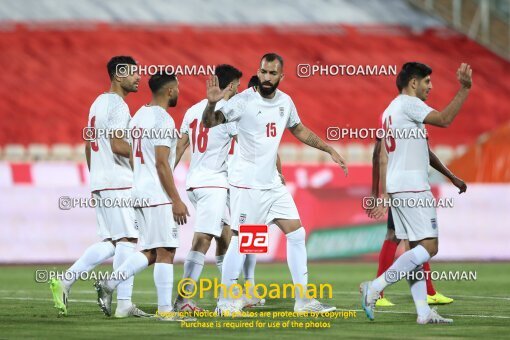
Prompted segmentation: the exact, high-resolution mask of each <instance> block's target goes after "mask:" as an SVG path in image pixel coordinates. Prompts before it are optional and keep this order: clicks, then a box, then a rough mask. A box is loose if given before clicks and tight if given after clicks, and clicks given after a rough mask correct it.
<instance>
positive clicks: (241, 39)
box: [0, 0, 510, 163]
mask: <svg viewBox="0 0 510 340" xmlns="http://www.w3.org/2000/svg"><path fill="white" fill-rule="evenodd" d="M29 3H30V4H32V5H33V6H28V7H25V6H24V7H23V8H21V7H20V6H21V5H20V4H18V3H16V2H9V3H6V4H5V6H3V7H2V9H0V20H1V30H0V49H1V50H2V53H1V54H0V61H1V62H2V65H3V66H4V69H3V80H4V81H3V85H2V86H1V87H0V120H1V121H2V134H0V145H1V146H3V147H4V148H5V151H4V152H3V153H2V154H3V156H2V157H4V159H6V160H38V159H42V158H46V159H48V158H49V159H54V160H57V159H64V158H69V159H78V160H79V159H81V160H83V156H82V155H83V152H82V151H77V150H79V148H80V147H79V146H78V147H77V146H76V145H79V144H81V143H82V142H83V140H82V137H81V136H82V128H83V127H84V126H86V123H87V122H86V119H87V114H88V110H89V107H90V104H91V103H92V101H93V100H94V98H95V97H96V96H97V95H98V94H99V93H100V92H101V91H106V90H107V89H108V78H107V75H106V68H105V63H106V61H107V60H108V59H109V57H111V56H112V55H115V54H130V55H133V56H134V57H135V58H136V59H137V60H139V62H140V63H141V64H143V65H154V64H155V65H214V64H218V63H232V64H234V65H236V66H238V67H239V68H240V69H241V70H242V71H243V73H244V74H245V79H243V80H244V81H245V82H246V81H247V79H248V77H249V76H250V75H251V74H253V73H255V72H256V67H257V64H258V60H259V58H260V56H261V54H263V53H265V52H267V51H277V52H278V53H280V54H281V55H283V56H284V57H285V60H286V66H285V70H286V78H285V80H284V81H283V82H282V84H281V89H282V90H283V91H286V92H288V93H289V94H291V95H292V97H293V99H294V101H295V103H296V105H297V107H298V111H299V113H300V116H301V118H302V120H303V122H304V123H306V124H307V125H308V126H310V127H311V128H312V129H313V130H314V131H316V132H317V133H319V134H320V135H321V136H323V137H325V135H326V129H327V128H328V127H329V126H332V125H333V126H337V127H341V128H342V127H350V128H364V127H377V126H378V123H377V118H378V116H379V114H380V113H381V112H382V111H383V110H384V108H385V107H386V106H387V104H388V102H389V101H390V100H391V99H392V98H393V97H394V96H395V95H396V88H395V85H394V78H395V77H394V76H393V75H390V76H365V77H349V76H324V75H323V76H320V75H315V76H311V77H308V78H300V77H298V76H297V74H296V70H297V65H298V64H310V65H316V64H319V65H346V64H352V65H365V64H369V65H388V66H389V65H396V66H397V67H400V65H401V64H402V63H403V62H405V61H408V60H420V61H423V62H426V63H428V64H429V65H430V66H432V68H433V69H434V73H433V84H434V89H433V92H432V94H431V96H430V103H429V105H431V106H433V107H436V108H438V109H441V108H443V107H444V106H445V105H446V104H447V102H448V100H449V99H450V98H451V96H452V95H453V93H454V92H455V91H456V89H457V83H456V79H455V70H456V69H457V67H458V64H459V62H461V61H467V62H469V63H471V65H472V67H473V69H474V70H475V72H476V73H475V79H474V81H475V85H476V88H475V91H476V100H474V99H473V98H470V99H469V100H468V102H467V104H466V105H465V107H464V113H463V114H462V115H461V116H460V117H459V118H458V119H457V120H456V121H455V123H454V125H453V126H452V127H451V128H450V129H449V131H448V133H441V132H438V129H437V128H430V129H429V130H430V131H429V132H430V136H431V138H430V143H431V145H432V146H433V147H434V148H436V147H437V150H438V153H439V154H440V157H441V158H443V160H449V159H452V158H453V157H455V156H456V155H457V152H456V150H457V149H456V148H457V147H461V148H465V145H466V144H469V143H472V142H473V141H474V140H476V138H477V137H478V136H479V135H480V134H481V133H484V132H487V131H490V130H492V129H494V128H496V127H497V126H498V125H500V124H502V123H504V122H506V121H508V118H509V116H508V107H510V98H509V97H508V95H507V94H508V93H510V84H509V83H508V82H506V81H505V80H504V79H503V78H502V77H495V75H497V74H502V73H503V72H505V71H506V70H507V69H508V66H509V63H508V61H505V60H504V59H502V58H500V57H497V56H495V55H494V54H493V53H492V52H490V51H488V50H487V49H485V48H484V47H482V46H481V45H479V44H477V43H475V42H473V41H471V40H469V39H467V38H466V37H464V36H462V35H459V34H457V33H455V32H453V31H452V30H450V29H448V28H445V27H444V26H442V24H441V23H440V22H438V21H437V20H435V19H431V18H430V17H428V16H426V15H423V14H421V13H419V12H417V11H415V10H413V9H412V8H411V7H410V6H409V5H408V4H407V3H406V2H405V1H388V2H387V6H381V5H380V4H381V3H380V2H374V6H367V7H364V6H363V5H360V4H358V3H356V2H354V1H352V2H351V1H337V2H336V3H338V4H339V5H342V6H343V7H342V8H343V9H344V10H343V11H340V10H339V11H333V12H335V13H333V14H331V13H329V12H327V13H328V15H329V16H325V17H321V16H323V15H324V13H325V12H324V11H322V10H321V8H322V7H321V6H326V5H327V6H330V2H329V1H318V2H314V6H312V7H311V8H310V9H309V11H302V10H299V11H298V10H296V12H297V13H300V14H296V15H292V16H285V15H283V16H279V15H280V14H282V13H280V12H278V13H275V14H274V15H269V16H267V15H266V16H265V15H264V12H263V11H261V10H260V6H256V4H259V3H260V2H255V1H248V2H247V3H248V5H250V6H253V16H252V17H250V18H245V17H242V16H238V15H236V13H237V12H236V5H233V6H231V8H226V9H225V11H227V13H224V14H225V15H223V16H222V15H221V13H219V12H217V11H212V14H211V15H210V16H206V15H205V14H197V13H191V12H189V11H188V9H190V8H196V6H198V4H200V5H201V6H204V7H203V8H204V13H206V12H207V11H206V9H207V8H208V6H212V5H211V4H209V3H208V2H205V1H198V0H196V1H190V2H189V3H186V4H180V3H179V4H180V5H179V6H180V7H179V8H180V11H179V15H178V17H176V16H177V14H176V13H175V11H168V16H167V15H166V14H167V12H165V10H164V9H165V8H168V6H171V5H175V4H176V2H175V1H170V2H164V1H156V2H155V3H154V4H152V3H151V6H148V7H147V8H144V10H143V11H142V13H138V12H137V13H136V15H135V14H134V13H132V12H131V11H130V10H129V8H131V5H132V4H133V1H131V0H130V1H123V2H122V4H123V6H116V4H118V3H119V1H112V2H108V3H102V2H99V1H85V2H83V3H82V4H80V6H81V9H80V11H78V12H76V7H75V6H74V5H73V11H71V9H70V8H71V7H68V6H67V5H65V4H63V5H62V6H60V7H58V8H57V7H55V4H56V1H51V0H47V1H42V2H39V1H29ZM243 6H245V3H244V2H243ZM292 6H298V7H299V6H301V7H302V6H307V2H305V1H304V0H302V1H297V2H295V3H294V2H292V4H291V2H283V4H282V6H278V7H277V8H278V11H282V12H284V11H285V10H291V8H292ZM154 8H158V11H157V12H155V11H153V9H154ZM377 8H378V10H377V11H375V9H377ZM137 9H138V8H137ZM151 9H152V10H151ZM222 10H223V8H222ZM330 12H331V11H330ZM13 13H15V15H13ZM162 13H165V15H164V16H163V15H162ZM303 13H307V14H310V15H309V17H305V16H303ZM390 14H391V15H390ZM335 15H336V16H335ZM289 17H291V18H292V21H289V20H290V19H288V20H287V19H286V18H289ZM134 18H136V21H137V24H136V25H135V24H133V23H132V21H134ZM140 18H143V20H140ZM280 18H283V19H280ZM390 18H391V19H390ZM28 20H32V22H31V23H27V21H28ZM140 22H142V24H140ZM191 23H193V25H192V26H191V25H190V24H191ZM220 23H223V25H224V23H227V24H229V26H222V24H220ZM275 23H278V24H279V25H278V26H268V25H274V24H275ZM317 23H320V24H317ZM411 23H412V24H413V26H414V28H413V29H411V28H410V27H409V26H410V24H411ZM241 24H242V25H243V26H239V25H241ZM416 27H418V28H419V29H417V28H416ZM233 28H235V30H234V29H233ZM196 46H201V48H200V49H197V48H196ZM205 79H206V76H182V77H180V84H181V85H180V86H181V96H180V99H179V105H178V107H177V108H176V109H175V110H173V111H172V115H173V116H174V118H175V120H176V122H177V124H180V122H181V120H182V117H183V115H184V112H185V110H186V109H187V108H188V107H189V106H190V105H192V104H193V103H195V102H197V101H198V100H200V99H202V98H203V97H204V94H205ZM146 80H147V78H146V77H145V78H144V79H143V83H142V86H141V89H140V91H139V93H137V94H132V95H130V96H129V97H128V98H127V102H128V104H129V106H130V108H131V113H132V114H134V113H135V112H136V110H137V109H138V108H139V107H140V106H141V105H143V104H144V103H146V101H147V99H148V98H149V91H148V89H147V86H146V83H145V82H146ZM245 84H246V83H244V84H242V88H244V86H245ZM472 97H474V96H472ZM33 122H37V124H33ZM283 142H284V143H285V144H284V145H289V146H288V147H287V146H286V148H287V149H286V150H285V151H283V150H282V154H283V157H284V159H285V160H294V159H295V160H299V161H322V160H324V159H323V156H321V155H320V154H317V153H316V151H314V150H308V149H303V150H301V147H298V148H297V149H293V147H292V146H291V144H292V143H296V142H297V141H296V140H295V138H294V137H293V136H291V135H290V134H288V133H287V134H286V135H284V138H283ZM339 142H340V143H341V145H342V147H343V148H345V151H346V153H347V154H348V157H349V160H350V161H351V160H352V161H355V162H365V163H366V162H367V161H369V160H370V152H371V150H370V144H371V143H372V142H373V141H372V140H368V139H354V140H351V139H348V140H346V139H344V140H340V141H339ZM33 143H35V144H36V145H30V144H33ZM62 143H64V144H67V146H66V147H64V146H62V145H60V146H58V145H54V144H62ZM351 143H353V144H352V145H351ZM12 144H14V145H12ZM40 144H42V145H46V146H47V147H48V149H49V150H46V149H45V148H44V147H41V146H40ZM287 157H288V158H287ZM321 157H322V158H321Z"/></svg>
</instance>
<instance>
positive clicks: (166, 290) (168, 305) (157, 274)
mask: <svg viewBox="0 0 510 340" xmlns="http://www.w3.org/2000/svg"><path fill="white" fill-rule="evenodd" d="M154 284H155V285H156V291H157V293H158V311H159V312H171V311H172V289H173V286H174V265H173V264H170V263H156V264H155V265H154Z"/></svg>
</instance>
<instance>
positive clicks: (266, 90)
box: [258, 81, 280, 96]
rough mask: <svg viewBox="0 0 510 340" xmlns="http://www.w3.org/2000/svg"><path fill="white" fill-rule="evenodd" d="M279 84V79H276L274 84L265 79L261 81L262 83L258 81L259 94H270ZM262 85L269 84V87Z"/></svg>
mask: <svg viewBox="0 0 510 340" xmlns="http://www.w3.org/2000/svg"><path fill="white" fill-rule="evenodd" d="M279 84H280V81H278V82H277V83H276V84H274V85H273V84H271V83H270V82H268V81H266V82H263V83H260V81H259V85H258V86H259V91H260V94H261V95H263V96H270V95H271V94H273V92H274V91H276V89H277V88H278V85H279ZM262 85H271V87H264V86H262Z"/></svg>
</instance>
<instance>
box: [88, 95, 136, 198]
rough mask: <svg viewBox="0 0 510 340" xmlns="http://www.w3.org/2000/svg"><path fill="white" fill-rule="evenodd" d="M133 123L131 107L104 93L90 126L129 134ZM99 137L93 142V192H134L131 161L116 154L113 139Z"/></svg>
mask: <svg viewBox="0 0 510 340" xmlns="http://www.w3.org/2000/svg"><path fill="white" fill-rule="evenodd" d="M130 119H131V115H130V114H129V107H128V106H127V104H126V102H125V101H124V99H122V97H121V96H119V95H118V94H116V93H103V94H101V95H99V96H98V97H97V98H96V100H95V101H94V103H93V104H92V106H91V108H90V112H89V120H88V126H89V128H95V129H101V130H103V131H106V130H108V131H113V130H117V129H122V130H126V129H127V128H128V125H129V121H130ZM98 132H99V131H98ZM97 137H98V138H97V139H96V140H93V141H91V142H90V148H91V151H90V187H91V190H92V191H99V190H112V189H126V188H131V186H132V184H133V171H132V170H131V166H130V165H129V158H126V157H122V156H119V155H117V154H115V153H113V151H112V146H111V144H110V139H109V138H107V137H106V136H105V134H103V133H101V134H99V133H98V134H97ZM126 142H128V141H127V140H126Z"/></svg>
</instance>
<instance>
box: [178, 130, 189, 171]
mask: <svg viewBox="0 0 510 340" xmlns="http://www.w3.org/2000/svg"><path fill="white" fill-rule="evenodd" d="M188 146H189V136H188V134H187V133H183V134H182V137H181V138H179V140H178V141H177V148H176V151H175V164H174V169H175V167H176V166H177V164H179V162H180V160H181V158H182V155H184V152H185V151H186V149H187V148H188Z"/></svg>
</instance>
